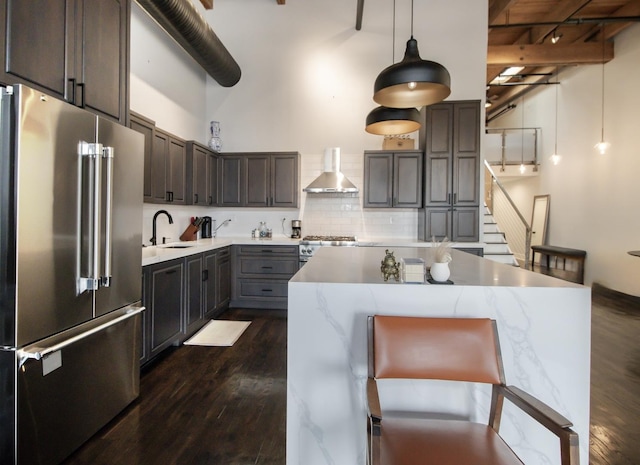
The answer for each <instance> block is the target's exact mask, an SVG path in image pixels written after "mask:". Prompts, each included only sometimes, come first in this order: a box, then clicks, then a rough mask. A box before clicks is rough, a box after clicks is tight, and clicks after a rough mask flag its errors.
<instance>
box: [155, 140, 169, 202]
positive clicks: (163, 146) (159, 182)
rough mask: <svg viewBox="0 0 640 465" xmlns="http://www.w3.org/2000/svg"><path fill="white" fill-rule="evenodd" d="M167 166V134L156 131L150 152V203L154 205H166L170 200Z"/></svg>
mask: <svg viewBox="0 0 640 465" xmlns="http://www.w3.org/2000/svg"><path fill="white" fill-rule="evenodd" d="M168 166H169V134H167V133H165V132H162V131H160V130H158V129H156V130H155V132H154V135H153V149H152V150H151V201H152V202H154V203H167V202H169V200H170V194H169V186H168V185H167V167H168Z"/></svg>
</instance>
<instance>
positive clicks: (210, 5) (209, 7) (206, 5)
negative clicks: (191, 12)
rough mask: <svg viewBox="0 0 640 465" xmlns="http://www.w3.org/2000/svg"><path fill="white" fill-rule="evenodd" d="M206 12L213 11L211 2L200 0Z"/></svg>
mask: <svg viewBox="0 0 640 465" xmlns="http://www.w3.org/2000/svg"><path fill="white" fill-rule="evenodd" d="M200 3H202V6H203V7H204V8H205V9H206V10H213V0H200Z"/></svg>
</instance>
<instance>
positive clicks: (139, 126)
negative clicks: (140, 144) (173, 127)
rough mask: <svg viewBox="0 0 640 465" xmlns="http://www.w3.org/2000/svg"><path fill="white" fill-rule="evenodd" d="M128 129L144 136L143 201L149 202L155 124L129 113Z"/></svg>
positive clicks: (150, 196) (150, 197)
mask: <svg viewBox="0 0 640 465" xmlns="http://www.w3.org/2000/svg"><path fill="white" fill-rule="evenodd" d="M129 127H130V128H131V129H133V130H134V131H137V132H139V133H140V134H142V135H143V136H144V188H143V193H144V201H145V202H150V201H151V199H152V190H151V152H152V151H153V140H154V138H153V137H154V136H153V134H154V131H155V127H156V123H155V122H154V121H151V120H150V119H148V118H145V117H144V116H142V115H139V114H137V113H134V112H131V114H130V118H129Z"/></svg>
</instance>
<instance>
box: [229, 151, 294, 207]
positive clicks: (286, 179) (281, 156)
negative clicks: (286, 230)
mask: <svg viewBox="0 0 640 465" xmlns="http://www.w3.org/2000/svg"><path fill="white" fill-rule="evenodd" d="M299 179H300V154H299V153H297V152H280V153H233V154H231V153H226V154H222V155H221V156H220V162H219V172H218V192H219V196H218V205H219V206H221V207H277V208H297V207H298V206H299V192H298V191H299V186H300V184H299Z"/></svg>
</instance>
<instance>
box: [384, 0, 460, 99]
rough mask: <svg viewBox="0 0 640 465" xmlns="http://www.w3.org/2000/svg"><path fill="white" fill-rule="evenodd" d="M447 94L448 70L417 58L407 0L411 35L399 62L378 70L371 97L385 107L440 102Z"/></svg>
mask: <svg viewBox="0 0 640 465" xmlns="http://www.w3.org/2000/svg"><path fill="white" fill-rule="evenodd" d="M449 94H451V77H450V76H449V71H447V69H446V68H445V67H444V66H442V65H441V64H439V63H436V62H434V61H429V60H423V59H422V58H420V53H419V52H418V41H417V40H416V39H414V38H413V0H411V38H410V39H409V40H408V41H407V48H406V49H405V52H404V58H403V59H402V61H401V62H399V63H395V64H392V65H391V66H389V67H387V68H385V69H383V70H382V72H381V73H380V74H379V75H378V77H377V79H376V82H375V84H374V86H373V100H375V102H376V103H379V104H380V105H382V106H385V107H391V108H410V107H422V106H425V105H431V104H433V103H437V102H441V101H442V100H444V99H445V98H447V97H448V96H449Z"/></svg>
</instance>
